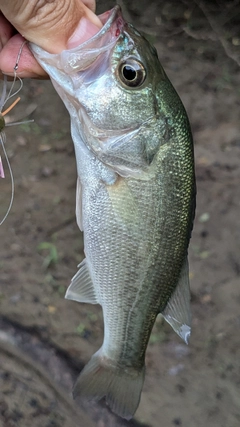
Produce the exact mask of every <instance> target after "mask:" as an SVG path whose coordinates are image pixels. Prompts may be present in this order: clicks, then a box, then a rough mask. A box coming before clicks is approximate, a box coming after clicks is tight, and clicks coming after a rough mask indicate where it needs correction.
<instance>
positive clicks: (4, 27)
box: [0, 12, 14, 50]
mask: <svg viewBox="0 0 240 427" xmlns="http://www.w3.org/2000/svg"><path fill="white" fill-rule="evenodd" d="M13 34H14V28H13V26H12V25H11V24H10V22H8V21H7V20H6V18H5V16H3V14H2V13H1V12H0V50H2V48H3V46H4V45H5V44H6V43H7V42H8V40H9V39H10V38H11V37H12V36H13Z"/></svg>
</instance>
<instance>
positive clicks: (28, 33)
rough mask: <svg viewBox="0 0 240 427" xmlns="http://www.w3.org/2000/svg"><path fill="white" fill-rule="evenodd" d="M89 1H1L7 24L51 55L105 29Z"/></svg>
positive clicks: (93, 3)
mask: <svg viewBox="0 0 240 427" xmlns="http://www.w3.org/2000/svg"><path fill="white" fill-rule="evenodd" d="M85 3H86V4H87V5H88V6H91V8H92V9H94V7H95V2H93V1H90V0H85V1H81V0H31V1H29V0H22V1H19V0H11V1H8V2H6V1H4V0H0V9H1V11H2V13H3V14H4V15H5V17H6V18H7V20H8V21H10V22H11V24H12V25H13V26H14V27H15V28H16V29H17V31H18V32H19V33H20V34H21V35H22V36H23V37H24V38H26V39H27V40H29V41H31V42H33V43H35V44H37V45H38V46H40V47H42V48H43V49H45V50H46V51H48V52H50V53H58V52H61V51H62V50H63V49H66V48H71V47H74V46H76V45H77V44H79V43H83V42H84V41H85V40H87V39H88V38H90V37H92V36H93V35H94V34H95V33H97V32H98V31H99V29H100V28H101V27H102V23H101V21H100V19H99V18H98V17H97V16H96V15H95V13H94V12H93V10H92V9H89V7H87V6H86V4H85Z"/></svg>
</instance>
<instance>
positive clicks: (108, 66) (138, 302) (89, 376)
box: [32, 6, 195, 419]
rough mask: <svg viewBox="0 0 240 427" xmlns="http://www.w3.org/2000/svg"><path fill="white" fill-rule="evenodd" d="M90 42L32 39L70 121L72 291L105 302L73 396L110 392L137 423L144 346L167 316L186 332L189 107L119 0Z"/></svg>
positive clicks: (111, 400) (191, 195)
mask: <svg viewBox="0 0 240 427" xmlns="http://www.w3.org/2000/svg"><path fill="white" fill-rule="evenodd" d="M100 19H101V20H102V22H103V24H104V25H103V27H102V29H101V30H100V31H99V32H98V33H97V34H96V35H95V36H94V37H92V38H91V39H90V40H88V41H86V42H85V43H83V44H82V45H80V46H78V47H76V48H74V49H71V50H65V51H63V52H62V53H60V54H57V55H53V54H49V53H47V52H45V51H43V50H42V49H40V48H39V47H37V46H35V45H32V50H33V53H34V55H35V57H36V58H37V60H38V62H39V63H40V64H41V65H42V67H43V68H45V70H46V71H47V73H48V74H49V75H50V77H51V79H52V81H53V84H54V86H55V88H56V90H57V91H58V93H59V95H60V96H61V98H62V99H63V101H64V103H65V105H66V107H67V109H68V111H69V113H70V116H71V132H72V138H73V141H74V144H75V152H76V161H77V171H78V182H77V199H76V215H77V222H78V225H79V227H80V229H81V230H83V232H84V250H85V256H86V258H85V259H84V261H83V262H82V263H81V264H80V268H79V270H78V272H77V274H76V275H75V276H74V277H73V279H72V282H71V284H70V286H69V288H68V290H67V293H66V298H68V299H72V300H76V301H79V302H85V303H92V304H100V305H101V306H102V310H103V318H104V341H103V345H102V347H101V349H100V350H99V351H98V352H97V353H95V354H94V355H93V356H92V358H91V360H90V362H89V363H88V364H87V365H86V367H85V368H84V369H83V371H82V372H81V374H80V376H79V378H78V380H77V382H76V385H75V387H74V392H73V394H74V397H78V396H82V397H85V398H87V399H89V400H91V399H96V400H99V399H101V398H103V397H104V396H105V397H106V401H107V403H108V405H109V406H110V408H111V409H112V410H113V411H114V412H115V413H117V414H119V415H120V416H122V417H124V418H126V419H130V418H131V417H132V416H133V414H134V413H135V411H136V409H137V407H138V404H139V400H140V395H141V390H142V386H143V381H144V372H145V363H144V359H145V352H146V348H147V344H148V340H149V336H150V334H151V330H152V327H153V325H154V322H155V319H156V316H157V315H158V314H159V313H162V315H163V316H164V318H165V319H166V320H167V322H169V323H170V325H171V326H172V327H173V329H174V330H175V331H176V332H177V333H178V335H180V337H182V338H183V339H184V340H185V341H186V342H187V340H188V336H189V334H190V310H189V300H190V293H189V279H188V261H187V250H188V244H189V239H190V234H191V229H192V223H193V216H194V208H195V179H194V160H193V142H192V136H191V130H190V126H189V122H188V118H187V115H186V112H185V110H184V107H183V105H182V103H181V101H180V99H179V97H178V95H177V93H176V92H175V90H174V88H173V87H172V85H171V83H170V82H169V80H168V78H167V76H166V74H165V72H164V70H163V68H162V66H161V65H160V63H159V60H158V56H157V52H156V50H155V48H154V47H152V46H151V45H150V44H149V43H148V41H147V40H146V39H145V38H144V37H143V36H142V35H141V34H140V33H139V32H138V31H137V30H136V29H135V28H134V27H133V26H132V25H130V24H128V23H126V22H125V21H124V19H123V17H122V15H121V11H120V8H119V7H118V6H116V7H115V8H114V9H113V10H111V11H110V12H107V13H105V14H103V15H101V16H100Z"/></svg>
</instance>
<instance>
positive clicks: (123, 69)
mask: <svg viewBox="0 0 240 427" xmlns="http://www.w3.org/2000/svg"><path fill="white" fill-rule="evenodd" d="M117 73H118V76H119V79H120V80H121V82H122V83H124V85H126V86H128V87H139V86H141V85H142V84H143V82H144V80H145V78H146V70H145V68H144V66H143V64H142V63H141V62H139V61H137V60H135V59H127V60H125V61H123V62H121V63H120V64H119V67H118V71H117Z"/></svg>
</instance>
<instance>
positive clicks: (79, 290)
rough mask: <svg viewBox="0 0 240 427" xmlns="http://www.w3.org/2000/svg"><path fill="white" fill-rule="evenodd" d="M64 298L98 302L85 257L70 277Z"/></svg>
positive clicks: (91, 302)
mask: <svg viewBox="0 0 240 427" xmlns="http://www.w3.org/2000/svg"><path fill="white" fill-rule="evenodd" d="M65 298H66V299H70V300H73V301H78V302H85V303H89V304H98V299H97V295H96V292H95V289H94V286H93V282H92V279H91V275H90V272H89V268H88V265H87V260H86V258H85V259H84V260H83V261H82V262H81V264H80V265H79V270H78V271H77V273H76V274H75V276H74V277H73V278H72V281H71V283H70V285H69V287H68V289H67V292H66V295H65Z"/></svg>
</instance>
